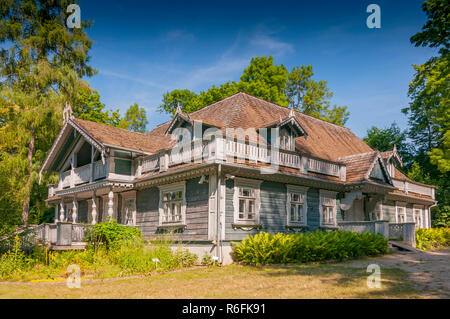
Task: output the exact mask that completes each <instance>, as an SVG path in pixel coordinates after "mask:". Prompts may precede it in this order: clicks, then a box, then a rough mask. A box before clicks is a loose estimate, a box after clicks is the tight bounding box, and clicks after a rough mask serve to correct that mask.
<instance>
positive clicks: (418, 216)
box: [414, 206, 423, 228]
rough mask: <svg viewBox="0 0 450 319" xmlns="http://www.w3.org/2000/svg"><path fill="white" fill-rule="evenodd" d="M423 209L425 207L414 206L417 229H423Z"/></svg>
mask: <svg viewBox="0 0 450 319" xmlns="http://www.w3.org/2000/svg"><path fill="white" fill-rule="evenodd" d="M422 209H423V207H421V206H414V222H415V223H416V228H422V227H423V219H422Z"/></svg>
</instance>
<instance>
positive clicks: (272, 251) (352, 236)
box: [232, 231, 388, 265]
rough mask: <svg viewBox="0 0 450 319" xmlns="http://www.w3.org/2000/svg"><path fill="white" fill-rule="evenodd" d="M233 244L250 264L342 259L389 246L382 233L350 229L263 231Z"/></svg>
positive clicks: (381, 251)
mask: <svg viewBox="0 0 450 319" xmlns="http://www.w3.org/2000/svg"><path fill="white" fill-rule="evenodd" d="M233 244H234V247H233V252H232V255H233V259H234V260H236V261H238V262H241V263H244V264H251V265H259V264H273V263H295V262H296V263H305V262H313V261H327V260H343V259H348V258H358V257H362V256H374V255H379V254H384V253H386V252H387V249H388V244H387V240H386V239H385V238H384V237H383V236H382V235H380V234H378V235H374V234H372V233H368V232H367V233H362V234H359V233H355V232H349V231H335V232H322V231H316V232H310V233H305V234H281V233H278V234H268V233H265V232H261V233H258V234H256V235H254V236H247V238H245V239H244V240H242V241H241V242H240V243H234V242H233Z"/></svg>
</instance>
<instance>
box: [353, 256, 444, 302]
mask: <svg viewBox="0 0 450 319" xmlns="http://www.w3.org/2000/svg"><path fill="white" fill-rule="evenodd" d="M369 264H378V265H379V266H380V268H381V276H383V268H399V269H402V270H404V271H406V272H407V273H408V274H409V279H410V280H412V281H413V284H414V287H415V288H416V289H418V290H419V291H422V293H423V295H424V296H428V297H434V298H436V297H438V298H450V249H444V250H440V251H434V252H422V251H417V252H397V253H395V254H390V255H386V256H383V257H378V258H371V259H365V260H357V261H351V262H348V263H346V265H347V266H348V267H355V268H360V267H367V266H368V265H369Z"/></svg>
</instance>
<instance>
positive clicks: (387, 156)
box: [381, 144, 403, 166]
mask: <svg viewBox="0 0 450 319" xmlns="http://www.w3.org/2000/svg"><path fill="white" fill-rule="evenodd" d="M381 157H382V158H383V160H385V161H386V162H387V161H389V160H390V159H391V158H394V159H396V160H397V162H398V163H399V164H400V166H403V161H402V157H401V156H400V154H399V153H398V152H397V145H395V144H394V148H393V149H392V150H389V151H386V152H382V153H381Z"/></svg>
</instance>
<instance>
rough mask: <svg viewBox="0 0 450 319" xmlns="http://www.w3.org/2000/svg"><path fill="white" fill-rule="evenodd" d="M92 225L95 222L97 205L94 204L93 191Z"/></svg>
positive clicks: (93, 194)
mask: <svg viewBox="0 0 450 319" xmlns="http://www.w3.org/2000/svg"><path fill="white" fill-rule="evenodd" d="M91 214H92V225H95V224H97V205H96V204H95V191H94V192H93V193H92V208H91Z"/></svg>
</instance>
